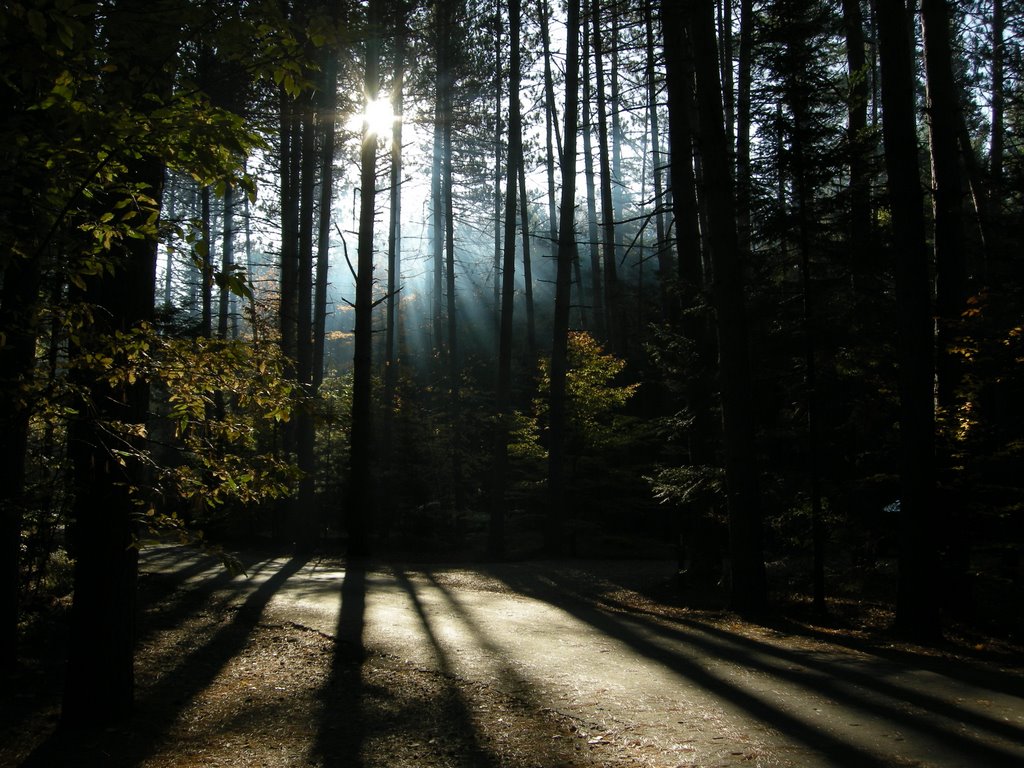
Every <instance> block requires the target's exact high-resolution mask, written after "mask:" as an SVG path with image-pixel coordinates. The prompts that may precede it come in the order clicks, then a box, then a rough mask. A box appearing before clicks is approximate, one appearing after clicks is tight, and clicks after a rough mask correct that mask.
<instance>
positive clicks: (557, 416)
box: [545, 0, 597, 552]
mask: <svg viewBox="0 0 1024 768" xmlns="http://www.w3.org/2000/svg"><path fill="white" fill-rule="evenodd" d="M594 8H595V16H596V8H597V0H594ZM579 14H580V7H579V0H569V6H568V13H567V16H566V27H567V29H568V30H569V35H568V40H567V41H566V44H567V51H566V59H565V144H564V148H563V152H562V157H561V169H562V199H561V204H560V209H559V224H558V264H557V270H556V277H555V314H554V323H553V324H554V332H553V336H552V343H551V392H550V395H549V396H550V409H549V418H550V423H549V436H550V445H549V446H548V494H549V502H548V503H549V505H550V507H549V509H548V521H547V528H546V531H545V534H546V535H545V541H546V546H547V548H548V550H549V551H552V552H565V551H566V549H567V547H568V548H571V544H572V542H571V541H567V539H566V530H565V516H566V510H565V504H566V499H565V474H564V473H565V425H566V413H567V409H566V405H567V404H566V374H567V371H568V342H569V300H570V283H571V280H572V262H573V259H574V258H575V256H576V231H575V229H576V228H575V225H576V220H575V218H576V217H575V214H576V128H577V119H578V114H577V113H578V112H579V36H578V34H577V32H576V30H577V29H578V28H579Z"/></svg>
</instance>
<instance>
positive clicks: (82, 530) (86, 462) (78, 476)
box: [61, 0, 177, 728]
mask: <svg viewBox="0 0 1024 768" xmlns="http://www.w3.org/2000/svg"><path fill="white" fill-rule="evenodd" d="M113 10H114V11H116V12H114V13H111V14H110V15H109V17H108V20H107V26H106V29H105V30H104V32H105V38H106V39H107V40H108V41H109V42H108V51H107V54H108V61H110V62H112V63H115V64H116V65H117V66H116V68H114V69H112V70H111V71H110V72H109V73H108V74H107V78H108V79H107V83H106V84H107V85H108V86H109V88H110V91H111V92H115V93H118V95H119V96H121V97H123V98H124V99H125V103H140V104H141V103H143V99H142V98H141V97H142V93H141V88H140V87H139V86H138V83H140V82H144V83H146V93H156V94H158V95H163V94H167V95H169V94H170V89H171V75H170V74H169V73H168V70H167V69H166V66H167V64H168V62H170V61H173V56H174V51H175V50H176V49H177V34H176V26H175V17H174V16H172V15H171V13H170V12H169V8H168V7H167V6H166V4H154V3H152V2H141V0H119V1H118V2H117V3H116V4H115V7H114V9H113ZM147 31H148V32H149V34H146V32H147ZM140 39H146V40H152V44H151V45H148V46H144V47H141V48H140V47H139V46H138V45H137V42H136V41H137V40H140ZM129 72H133V73H136V74H134V75H133V76H131V77H130V76H129V75H128V73H129ZM137 73H142V76H141V77H138V76H137ZM125 176H126V178H128V179H131V180H133V181H138V182H140V183H142V184H144V185H148V187H147V191H148V193H149V194H150V196H151V197H152V198H153V199H154V200H155V201H156V207H157V212H158V211H159V205H160V203H159V201H160V198H161V194H162V190H163V182H164V178H165V168H164V165H163V163H162V162H161V161H160V160H159V159H158V158H156V157H153V156H145V155H144V156H142V157H138V158H136V159H133V160H132V161H130V162H129V164H128V167H127V168H126V173H125ZM109 255H110V256H111V257H112V259H113V260H114V262H115V263H116V267H117V268H116V269H115V271H114V273H113V274H112V275H111V274H101V275H97V276H94V277H91V278H88V279H87V280H86V287H85V290H84V291H82V292H81V293H82V294H83V295H82V296H81V298H82V300H84V301H85V302H87V303H89V304H91V305H93V306H95V307H97V308H99V310H100V311H97V312H96V313H95V314H94V322H93V323H92V324H91V325H90V326H89V327H87V328H83V329H82V332H81V334H80V335H79V336H78V339H77V340H76V341H75V343H73V344H72V346H71V349H70V350H69V355H70V356H71V357H72V358H75V359H81V358H82V357H83V356H85V355H88V354H91V353H93V352H96V351H98V350H99V349H100V348H102V345H103V344H104V343H105V341H106V338H105V337H106V335H107V334H112V333H115V332H118V331H120V332H128V331H131V330H132V329H135V328H137V327H138V326H139V324H140V323H143V322H150V321H151V320H152V318H153V305H154V299H155V290H156V260H157V243H156V242H155V240H149V239H132V238H126V239H125V240H124V241H123V242H121V243H117V244H116V245H114V246H113V248H112V250H111V253H110V254H109ZM81 378H82V382H81V383H83V384H84V385H86V386H88V387H89V389H90V393H89V395H90V396H89V398H88V402H86V403H81V404H80V408H79V414H80V415H79V417H78V418H77V420H76V421H75V422H74V423H73V424H72V425H71V430H70V431H71V435H70V439H69V443H68V444H69V453H70V455H71V458H72V462H73V467H74V481H75V486H76V488H77V493H76V494H75V501H74V507H73V512H72V525H71V532H72V535H71V541H72V548H73V554H74V557H75V575H74V603H73V605H72V609H71V620H70V630H69V636H68V649H69V652H68V662H67V667H66V672H65V687H64V699H63V707H62V712H61V724H62V726H64V727H70V728H75V727H83V726H86V727H89V726H98V725H107V724H110V723H111V722H114V721H116V720H119V719H121V718H122V717H124V716H125V715H127V714H128V713H129V712H130V710H131V708H132V703H133V695H134V659H133V656H134V643H135V615H136V610H135V609H136V600H135V598H136V583H137V576H138V550H137V543H136V539H135V522H134V519H135V515H136V514H137V512H138V510H137V507H136V506H135V504H134V503H133V499H132V495H131V488H132V487H133V486H138V485H140V484H144V483H145V482H146V466H145V462H144V461H142V460H141V459H139V458H136V457H134V456H122V455H120V454H117V453H115V452H114V450H113V446H111V445H110V444H109V441H110V436H109V433H108V431H107V425H108V424H110V423H111V422H119V423H121V424H127V425H137V426H138V429H139V430H140V431H144V425H145V422H146V419H147V414H148V410H149V395H150V392H149V384H148V382H146V381H145V380H144V379H139V380H137V381H136V382H135V383H133V384H126V385H120V386H118V385H113V384H111V383H110V382H109V380H108V379H107V378H106V376H104V375H103V374H102V373H100V374H98V375H89V374H88V373H86V372H85V371H84V370H83V371H82V373H81ZM128 441H129V442H134V439H133V438H128ZM122 447H123V444H120V443H119V444H118V446H117V448H122ZM133 447H134V448H136V449H138V450H140V451H141V450H145V447H146V446H145V443H144V442H142V439H141V438H139V439H138V442H136V443H135V445H134V446H133Z"/></svg>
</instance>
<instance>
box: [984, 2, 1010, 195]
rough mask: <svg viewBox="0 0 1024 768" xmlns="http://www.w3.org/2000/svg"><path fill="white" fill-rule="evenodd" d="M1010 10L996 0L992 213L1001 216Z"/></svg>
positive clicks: (990, 159)
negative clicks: (1008, 17)
mask: <svg viewBox="0 0 1024 768" xmlns="http://www.w3.org/2000/svg"><path fill="white" fill-rule="evenodd" d="M1005 32H1006V12H1005V10H1004V8H1003V0H992V64H991V66H992V106H991V117H990V122H991V128H990V133H989V136H990V138H989V165H988V176H989V195H990V196H991V197H990V200H992V202H993V209H992V214H993V215H998V213H999V211H998V209H997V208H996V206H998V205H1000V204H1001V203H1002V199H1003V198H1002V186H1003V166H1004V164H1005V153H1006V149H1005V147H1006V127H1005V125H1006V77H1005V61H1006V44H1005V42H1004V35H1005Z"/></svg>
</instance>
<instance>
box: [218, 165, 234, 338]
mask: <svg viewBox="0 0 1024 768" xmlns="http://www.w3.org/2000/svg"><path fill="white" fill-rule="evenodd" d="M234 245H235V190H234V189H233V188H232V187H231V185H230V184H229V185H228V186H227V188H226V189H225V190H224V223H223V234H222V238H221V246H220V269H221V274H222V275H223V277H224V278H227V277H228V275H230V274H231V273H232V270H233V269H234V266H235V248H234ZM230 316H231V291H230V290H229V287H228V284H227V280H226V279H223V280H221V285H220V293H219V295H218V296H217V337H218V338H220V339H226V338H228V323H229V320H230V319H231V318H230Z"/></svg>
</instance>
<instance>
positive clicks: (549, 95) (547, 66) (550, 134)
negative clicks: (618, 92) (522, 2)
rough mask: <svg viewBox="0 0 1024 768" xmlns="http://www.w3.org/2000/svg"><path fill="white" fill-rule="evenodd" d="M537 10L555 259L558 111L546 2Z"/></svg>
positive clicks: (548, 12) (550, 215)
mask: <svg viewBox="0 0 1024 768" xmlns="http://www.w3.org/2000/svg"><path fill="white" fill-rule="evenodd" d="M537 8H538V12H539V15H540V36H541V46H542V52H543V56H544V133H545V137H546V142H545V150H546V152H547V179H548V232H549V234H550V237H549V239H550V241H551V255H552V256H555V257H556V258H557V252H558V224H557V221H558V218H557V215H558V214H557V210H556V202H555V199H556V198H555V154H556V148H555V143H556V142H555V139H556V137H555V132H556V131H557V128H556V123H557V122H558V109H557V107H556V105H555V80H554V76H553V75H552V74H551V34H550V30H549V23H548V22H549V18H548V17H549V16H550V10H549V8H548V0H538V2H537ZM557 143H558V149H557V154H558V155H559V156H561V154H562V148H561V140H559V141H558V142H557ZM524 204H525V200H524Z"/></svg>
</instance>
